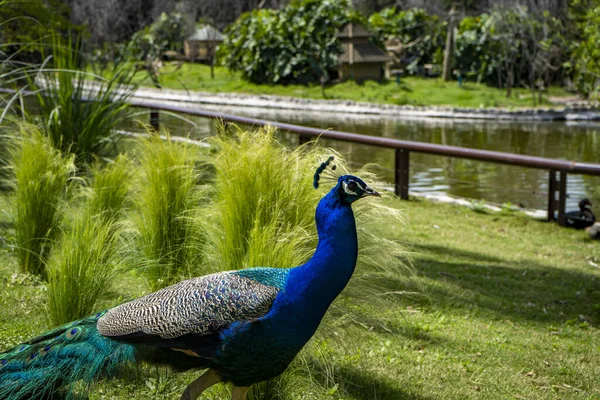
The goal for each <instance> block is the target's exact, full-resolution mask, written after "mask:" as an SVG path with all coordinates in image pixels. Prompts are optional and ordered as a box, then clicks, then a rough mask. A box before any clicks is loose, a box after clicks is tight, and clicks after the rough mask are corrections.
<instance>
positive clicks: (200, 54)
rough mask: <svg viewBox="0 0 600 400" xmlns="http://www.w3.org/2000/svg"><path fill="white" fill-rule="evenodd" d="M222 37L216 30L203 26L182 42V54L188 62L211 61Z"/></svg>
mask: <svg viewBox="0 0 600 400" xmlns="http://www.w3.org/2000/svg"><path fill="white" fill-rule="evenodd" d="M222 41H223V35H222V34H221V32H219V31H218V30H217V29H216V28H213V27H212V26H210V25H204V26H202V27H200V28H198V29H196V32H194V34H193V35H192V36H190V37H188V38H187V39H186V40H185V41H184V42H183V52H184V54H185V58H186V59H187V60H189V61H209V62H210V61H212V59H213V57H214V56H215V51H216V49H217V46H218V45H219V44H221V42H222Z"/></svg>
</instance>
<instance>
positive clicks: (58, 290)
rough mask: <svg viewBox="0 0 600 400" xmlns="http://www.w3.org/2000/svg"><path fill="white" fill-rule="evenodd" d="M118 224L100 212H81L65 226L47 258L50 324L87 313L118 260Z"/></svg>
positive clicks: (89, 311) (120, 259)
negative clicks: (72, 221) (68, 225)
mask: <svg viewBox="0 0 600 400" xmlns="http://www.w3.org/2000/svg"><path fill="white" fill-rule="evenodd" d="M119 233H120V228H119V226H118V225H116V223H115V221H114V220H112V219H106V218H105V217H103V215H102V214H91V213H89V212H83V213H81V214H80V215H77V216H76V217H75V221H74V223H73V226H72V227H68V228H65V230H64V231H63V232H62V235H61V237H60V239H59V240H58V242H57V243H56V245H55V246H54V248H53V251H52V252H51V254H50V257H49V258H48V263H47V267H48V312H49V318H50V322H51V323H52V325H60V324H64V323H66V322H69V321H73V320H76V319H79V318H82V317H84V316H86V315H90V314H91V313H92V312H94V311H95V305H96V303H97V301H98V299H99V298H100V296H101V295H102V294H104V293H106V291H107V290H108V288H109V287H110V283H111V280H112V279H113V278H114V276H115V273H116V272H117V271H118V270H119V268H120V265H121V264H122V260H123V259H122V258H121V257H120V256H119Z"/></svg>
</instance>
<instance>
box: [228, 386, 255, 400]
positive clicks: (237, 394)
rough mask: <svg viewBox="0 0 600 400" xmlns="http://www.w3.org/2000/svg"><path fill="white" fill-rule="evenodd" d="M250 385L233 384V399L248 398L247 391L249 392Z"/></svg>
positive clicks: (243, 399)
mask: <svg viewBox="0 0 600 400" xmlns="http://www.w3.org/2000/svg"><path fill="white" fill-rule="evenodd" d="M248 389H250V388H249V387H248V386H233V388H232V389H231V400H246V393H248Z"/></svg>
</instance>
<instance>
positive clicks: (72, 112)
mask: <svg viewBox="0 0 600 400" xmlns="http://www.w3.org/2000/svg"><path fill="white" fill-rule="evenodd" d="M51 50H52V58H51V59H49V62H48V63H45V64H43V65H42V66H41V67H39V68H37V69H34V70H32V71H30V72H29V73H28V79H29V85H30V86H31V88H32V89H33V90H34V92H35V93H36V100H37V101H38V103H39V115H40V116H41V118H42V122H43V129H44V132H45V133H46V134H47V135H48V137H50V138H51V140H52V143H53V144H54V145H55V146H56V147H57V148H59V149H61V151H63V152H65V153H66V152H70V153H73V154H75V155H76V162H77V164H78V165H82V164H83V163H85V162H89V161H91V160H92V159H93V156H94V155H97V154H100V155H102V154H106V153H107V152H110V151H112V150H114V145H115V141H116V140H117V139H118V137H119V136H118V135H117V134H116V133H115V128H117V127H118V126H120V125H121V124H123V123H124V122H125V121H126V120H127V119H128V118H129V116H130V114H129V112H128V104H127V99H128V98H129V96H130V95H131V94H132V93H133V91H134V89H135V88H134V86H132V78H133V75H134V74H135V70H134V68H133V66H131V65H129V64H123V65H115V66H114V68H113V69H112V70H111V71H107V72H106V74H103V75H102V76H100V75H94V74H91V73H87V72H85V69H86V60H85V58H84V57H83V55H82V53H81V52H80V48H79V42H77V41H74V40H73V39H72V38H71V37H70V36H69V37H68V38H66V39H64V38H61V37H60V36H58V35H57V34H54V35H53V37H52V46H51ZM50 65H51V67H49V66H50Z"/></svg>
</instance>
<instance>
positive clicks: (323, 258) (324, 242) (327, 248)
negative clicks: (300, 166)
mask: <svg viewBox="0 0 600 400" xmlns="http://www.w3.org/2000/svg"><path fill="white" fill-rule="evenodd" d="M315 219H316V224H317V231H318V234H319V244H318V245H317V249H316V251H315V253H314V255H313V256H312V258H311V259H310V260H309V261H308V262H306V264H304V265H301V266H299V267H296V268H293V269H292V270H290V274H289V276H288V279H287V283H286V286H285V289H284V293H285V294H284V295H283V296H282V297H283V298H282V299H280V300H281V301H282V303H283V304H281V303H280V304H279V306H280V309H281V311H283V312H284V313H285V312H286V311H285V309H286V308H287V307H286V305H293V312H294V313H296V314H298V313H300V314H303V315H302V320H303V321H304V323H305V324H306V328H309V327H310V328H309V329H312V328H314V329H316V327H317V326H318V324H319V323H320V321H321V318H322V317H323V315H324V314H325V312H326V311H327V309H328V308H329V305H330V304H331V302H332V301H333V300H334V299H335V298H336V297H337V295H338V294H339V293H340V292H341V291H342V290H343V289H344V287H346V284H347V283H348V281H349V280H350V277H351V276H352V273H353V272H354V268H355V266H356V259H357V256H358V240H357V237H356V223H355V221H354V214H353V212H352V208H351V206H350V204H348V203H342V202H341V201H340V198H339V196H338V187H336V188H334V189H333V190H331V191H330V192H329V194H327V195H326V196H325V197H324V198H323V199H321V201H320V202H319V205H318V207H317V212H316V217H315ZM290 311H291V310H290ZM313 325H314V326H313Z"/></svg>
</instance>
